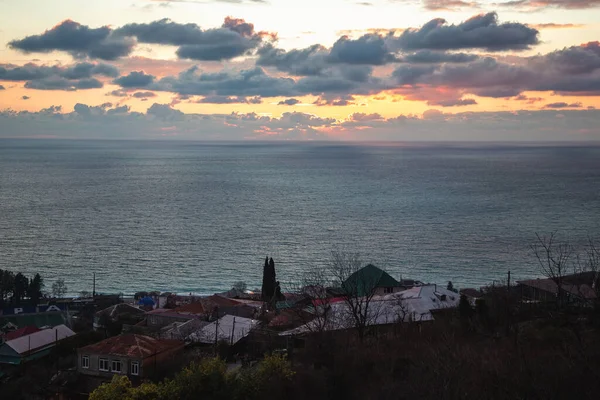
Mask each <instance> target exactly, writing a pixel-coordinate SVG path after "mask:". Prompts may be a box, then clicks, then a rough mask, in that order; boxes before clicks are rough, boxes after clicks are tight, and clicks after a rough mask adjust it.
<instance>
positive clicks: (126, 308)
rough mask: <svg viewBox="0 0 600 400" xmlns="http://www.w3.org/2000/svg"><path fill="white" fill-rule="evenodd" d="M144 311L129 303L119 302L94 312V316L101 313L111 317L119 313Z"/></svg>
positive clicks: (141, 312)
mask: <svg viewBox="0 0 600 400" xmlns="http://www.w3.org/2000/svg"><path fill="white" fill-rule="evenodd" d="M144 312H145V311H144V310H142V309H140V308H138V307H135V306H132V305H130V304H127V303H119V304H115V305H114V306H110V307H108V308H105V309H104V310H100V311H98V312H96V316H97V317H100V316H102V315H107V316H110V317H111V318H113V317H115V316H117V315H119V314H143V313H144Z"/></svg>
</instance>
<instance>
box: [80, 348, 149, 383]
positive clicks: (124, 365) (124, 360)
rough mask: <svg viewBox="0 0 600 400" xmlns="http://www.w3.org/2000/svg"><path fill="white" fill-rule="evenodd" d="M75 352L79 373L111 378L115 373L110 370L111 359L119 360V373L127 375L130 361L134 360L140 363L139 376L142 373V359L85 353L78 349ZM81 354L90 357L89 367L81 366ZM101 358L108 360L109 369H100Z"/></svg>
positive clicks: (129, 372) (129, 369) (129, 371)
mask: <svg viewBox="0 0 600 400" xmlns="http://www.w3.org/2000/svg"><path fill="white" fill-rule="evenodd" d="M77 354H78V357H77V371H79V372H80V373H82V374H85V375H91V376H98V377H103V378H107V379H111V378H112V376H113V375H115V372H112V371H110V369H111V368H112V362H113V361H120V362H121V373H120V374H119V375H128V376H129V375H131V363H132V362H136V361H137V362H139V365H140V376H141V374H142V364H143V363H142V360H140V359H138V358H128V357H121V356H109V355H100V354H87V353H82V352H80V351H78V352H77ZM83 356H89V358H90V365H89V368H83V365H82V360H83ZM101 358H104V359H107V360H108V367H109V371H100V369H99V367H100V364H99V362H100V359H101Z"/></svg>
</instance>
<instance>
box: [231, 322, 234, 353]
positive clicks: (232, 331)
mask: <svg viewBox="0 0 600 400" xmlns="http://www.w3.org/2000/svg"><path fill="white" fill-rule="evenodd" d="M234 332H235V317H233V326H232V327H231V345H232V346H233V333H234Z"/></svg>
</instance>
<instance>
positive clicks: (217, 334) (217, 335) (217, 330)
mask: <svg viewBox="0 0 600 400" xmlns="http://www.w3.org/2000/svg"><path fill="white" fill-rule="evenodd" d="M218 342H219V316H218V315H217V320H216V321H215V356H216V355H217V343H218Z"/></svg>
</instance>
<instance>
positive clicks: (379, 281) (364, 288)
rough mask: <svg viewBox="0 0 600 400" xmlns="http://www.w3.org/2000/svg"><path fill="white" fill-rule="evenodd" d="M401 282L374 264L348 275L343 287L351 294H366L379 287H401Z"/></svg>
mask: <svg viewBox="0 0 600 400" xmlns="http://www.w3.org/2000/svg"><path fill="white" fill-rule="evenodd" d="M399 286H400V282H398V281H397V280H395V279H394V278H392V277H391V275H390V274H388V273H387V272H385V271H384V270H382V269H380V268H377V267H376V266H374V265H373V264H369V265H367V266H366V267H363V268H361V269H359V270H358V271H356V272H354V273H353V274H352V275H350V276H349V277H348V279H346V280H345V281H344V283H343V284H342V288H343V289H345V291H346V292H348V293H350V294H353V295H354V294H356V295H359V296H365V295H367V294H368V293H370V292H371V290H373V289H375V288H378V287H399Z"/></svg>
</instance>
